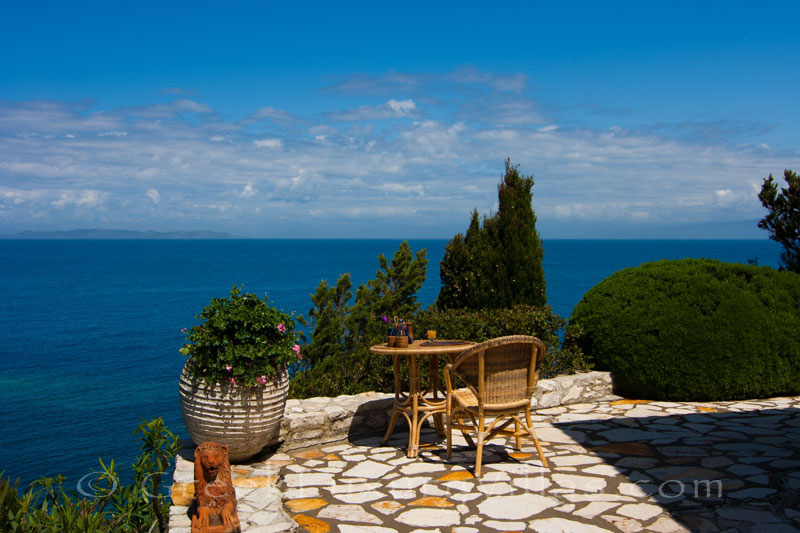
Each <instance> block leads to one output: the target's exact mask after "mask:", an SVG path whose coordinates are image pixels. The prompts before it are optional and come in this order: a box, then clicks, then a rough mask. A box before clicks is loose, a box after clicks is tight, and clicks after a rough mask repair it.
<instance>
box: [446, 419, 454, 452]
mask: <svg viewBox="0 0 800 533" xmlns="http://www.w3.org/2000/svg"><path fill="white" fill-rule="evenodd" d="M445 424H446V426H447V427H446V431H447V458H448V459H450V458H451V457H452V456H453V421H452V419H451V416H450V415H446V418H445Z"/></svg>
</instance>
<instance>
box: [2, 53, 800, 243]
mask: <svg viewBox="0 0 800 533" xmlns="http://www.w3.org/2000/svg"><path fill="white" fill-rule="evenodd" d="M543 83H546V82H545V81H540V80H537V84H534V83H532V81H531V80H530V79H528V77H527V76H525V75H523V74H516V73H511V74H496V73H491V72H487V71H482V70H478V69H476V68H467V67H464V68H458V69H456V70H454V71H452V72H445V73H440V74H431V73H426V74H421V73H414V72H387V73H385V74H382V75H362V74H354V75H350V76H344V77H342V78H341V79H338V80H335V81H334V82H332V83H328V84H322V83H320V84H319V86H318V88H317V93H318V94H319V95H320V101H321V102H324V103H325V106H326V107H325V109H322V110H321V111H314V112H298V111H297V110H295V109H288V108H284V107H283V106H281V105H280V102H278V101H266V102H264V105H263V106H262V107H259V108H254V109H250V110H249V111H248V113H247V114H245V115H243V116H238V117H231V116H230V114H229V113H225V112H223V111H222V110H220V109H217V108H215V107H214V106H213V105H212V104H211V103H209V102H207V101H204V99H203V98H202V97H201V96H198V95H196V94H193V91H192V89H190V88H188V89H187V88H180V89H179V88H176V87H171V88H164V89H163V91H161V92H162V94H160V95H153V96H152V98H151V100H152V101H151V102H146V101H144V100H146V99H147V98H148V97H142V100H143V101H141V102H138V103H137V105H127V106H119V107H112V108H101V107H100V106H98V105H97V104H92V103H87V102H85V101H81V102H73V101H60V100H31V101H18V100H3V101H0V233H12V232H16V231H23V230H68V229H73V228H82V227H105V228H111V229H139V230H156V231H173V230H194V229H205V230H213V231H224V232H230V233H235V234H240V235H247V236H255V237H289V238H290V237H392V238H395V237H409V238H411V237H417V238H419V237H431V238H441V237H451V236H452V235H453V234H454V233H456V232H462V231H464V230H465V229H466V226H467V223H468V219H469V213H470V211H471V210H473V209H478V211H479V212H480V213H482V214H488V213H489V212H490V211H492V210H493V209H495V208H496V198H497V195H496V186H497V183H498V182H499V180H500V178H501V176H502V174H503V162H504V160H505V159H506V158H510V159H511V162H512V163H514V164H519V165H520V171H521V172H522V173H524V174H526V175H530V174H533V175H534V179H535V181H536V185H535V186H534V209H535V211H536V214H537V216H538V227H539V229H540V232H541V233H542V236H543V237H545V238H558V237H563V236H572V237H575V236H583V237H586V238H592V237H597V236H609V235H613V234H614V231H615V228H630V227H636V226H642V227H662V226H670V225H696V224H704V223H717V222H735V221H742V220H753V219H758V218H760V217H761V216H763V213H764V210H763V208H762V207H761V205H760V203H759V202H758V199H757V193H758V191H759V190H760V184H761V180H762V178H764V177H766V176H767V175H769V174H770V173H772V174H773V175H775V176H776V178H777V177H778V176H780V175H782V172H783V169H784V168H800V152H798V150H793V149H779V148H773V147H770V146H769V145H767V144H765V143H764V142H763V139H761V138H760V133H761V132H768V131H770V129H771V125H770V124H753V123H742V122H737V121H728V120H721V119H720V120H714V121H710V122H706V123H699V122H690V121H686V120H680V121H676V122H675V123H667V122H663V121H659V122H655V123H642V124H641V125H640V126H637V127H631V126H630V121H626V124H627V125H621V124H622V122H620V121H619V120H618V118H619V116H620V115H624V114H625V113H626V111H625V110H604V109H597V108H590V107H579V106H570V105H569V104H570V103H569V102H561V103H559V105H554V104H553V103H552V102H544V101H543V100H542V99H541V98H539V97H538V95H537V90H536V86H537V85H538V84H543ZM587 117H591V120H589V119H588V118H587Z"/></svg>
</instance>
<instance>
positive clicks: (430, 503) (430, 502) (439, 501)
mask: <svg viewBox="0 0 800 533" xmlns="http://www.w3.org/2000/svg"><path fill="white" fill-rule="evenodd" d="M409 505H419V506H422V507H452V506H453V502H451V501H449V500H447V499H446V498H441V497H439V496H425V497H424V498H420V499H418V500H414V501H413V502H411V503H410V504H409Z"/></svg>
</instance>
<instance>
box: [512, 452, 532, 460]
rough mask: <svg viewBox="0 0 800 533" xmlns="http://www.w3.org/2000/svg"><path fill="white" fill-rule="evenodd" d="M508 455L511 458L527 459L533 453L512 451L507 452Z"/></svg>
mask: <svg viewBox="0 0 800 533" xmlns="http://www.w3.org/2000/svg"><path fill="white" fill-rule="evenodd" d="M508 456H509V457H511V458H512V459H517V460H522V459H527V458H529V457H533V454H532V453H516V452H514V453H510V454H508Z"/></svg>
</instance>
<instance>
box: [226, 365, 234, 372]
mask: <svg viewBox="0 0 800 533" xmlns="http://www.w3.org/2000/svg"><path fill="white" fill-rule="evenodd" d="M232 368H233V367H232V366H231V365H225V370H227V371H228V372H230V371H231V369H232Z"/></svg>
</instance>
